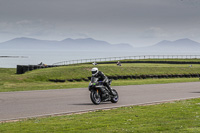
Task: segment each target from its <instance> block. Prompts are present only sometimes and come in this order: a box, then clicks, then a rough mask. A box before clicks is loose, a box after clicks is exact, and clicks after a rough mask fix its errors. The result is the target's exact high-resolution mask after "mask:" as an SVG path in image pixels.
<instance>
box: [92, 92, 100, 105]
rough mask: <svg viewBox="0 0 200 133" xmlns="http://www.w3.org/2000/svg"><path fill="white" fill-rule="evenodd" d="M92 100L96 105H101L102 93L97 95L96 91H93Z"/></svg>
mask: <svg viewBox="0 0 200 133" xmlns="http://www.w3.org/2000/svg"><path fill="white" fill-rule="evenodd" d="M90 99H91V101H92V102H93V103H94V104H96V105H99V104H100V103H101V96H100V93H97V91H96V90H93V91H91V93H90Z"/></svg>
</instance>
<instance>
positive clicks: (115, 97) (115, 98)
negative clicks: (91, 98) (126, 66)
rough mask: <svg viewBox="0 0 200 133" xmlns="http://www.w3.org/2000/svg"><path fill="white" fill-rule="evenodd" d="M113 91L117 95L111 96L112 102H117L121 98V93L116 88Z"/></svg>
mask: <svg viewBox="0 0 200 133" xmlns="http://www.w3.org/2000/svg"><path fill="white" fill-rule="evenodd" d="M113 92H114V93H115V96H113V97H112V98H111V102H112V103H117V102H118V100H119V95H118V93H117V91H116V90H115V89H113Z"/></svg>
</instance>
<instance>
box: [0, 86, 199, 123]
mask: <svg viewBox="0 0 200 133" xmlns="http://www.w3.org/2000/svg"><path fill="white" fill-rule="evenodd" d="M113 88H114V89H116V90H117V91H118V93H119V102H118V103H116V104H113V103H111V102H106V103H102V104H100V105H94V104H92V102H91V100H90V95H89V94H90V92H89V91H88V88H75V89H60V90H40V91H21V92H1V93H0V121H7V120H17V119H21V118H30V117H39V116H48V115H59V114H69V113H78V112H86V111H92V110H98V109H108V108H115V107H121V106H129V105H141V104H152V103H160V102H166V101H173V100H180V99H190V98H198V97H200V82H191V83H172V84H152V85H132V86H131V85H129V86H114V87H113Z"/></svg>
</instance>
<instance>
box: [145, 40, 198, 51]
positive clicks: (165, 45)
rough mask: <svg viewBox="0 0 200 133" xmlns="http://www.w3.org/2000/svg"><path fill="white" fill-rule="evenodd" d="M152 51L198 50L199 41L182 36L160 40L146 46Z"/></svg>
mask: <svg viewBox="0 0 200 133" xmlns="http://www.w3.org/2000/svg"><path fill="white" fill-rule="evenodd" d="M148 49H149V50H154V51H158V50H159V51H180V50H182V51H199V50H200V43H198V42H195V41H193V40H190V39H187V38H184V39H179V40H176V41H167V40H164V41H161V42H159V43H157V44H155V45H153V46H150V47H148Z"/></svg>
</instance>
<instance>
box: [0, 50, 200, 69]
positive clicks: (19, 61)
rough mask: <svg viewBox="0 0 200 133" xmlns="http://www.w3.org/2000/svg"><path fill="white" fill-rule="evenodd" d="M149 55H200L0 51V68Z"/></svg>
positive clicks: (191, 53)
mask: <svg viewBox="0 0 200 133" xmlns="http://www.w3.org/2000/svg"><path fill="white" fill-rule="evenodd" d="M149 55H200V52H185V51H177V52H148V51H81V50H80V51H65V50H5V49H4V50H0V68H16V67H17V65H37V64H39V63H41V62H42V63H44V64H47V65H52V64H54V63H57V62H62V61H70V60H81V59H95V58H109V57H124V56H149Z"/></svg>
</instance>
